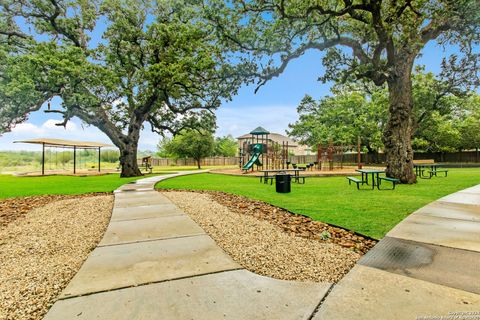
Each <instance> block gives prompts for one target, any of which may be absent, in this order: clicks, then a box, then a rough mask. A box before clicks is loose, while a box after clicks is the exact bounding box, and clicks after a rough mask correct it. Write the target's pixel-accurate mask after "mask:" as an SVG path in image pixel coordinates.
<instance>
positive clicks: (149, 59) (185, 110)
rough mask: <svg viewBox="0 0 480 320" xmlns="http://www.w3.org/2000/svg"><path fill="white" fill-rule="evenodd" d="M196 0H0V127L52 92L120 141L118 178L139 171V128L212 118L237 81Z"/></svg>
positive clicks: (197, 123)
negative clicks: (146, 125)
mask: <svg viewBox="0 0 480 320" xmlns="http://www.w3.org/2000/svg"><path fill="white" fill-rule="evenodd" d="M201 12H202V11H201V1H194V0H192V1H188V0H185V1H181V0H162V1H158V2H157V1H142V0H3V1H1V2H0V21H1V22H0V133H1V132H5V131H8V130H10V129H11V128H12V126H14V125H15V124H17V123H20V122H22V121H25V120H26V119H27V117H28V115H29V114H30V113H31V112H34V111H37V110H39V109H40V108H41V107H42V105H45V103H46V102H48V101H49V100H50V99H52V98H54V97H60V98H61V100H62V105H61V107H60V108H56V109H55V110H47V112H56V113H60V114H62V115H63V119H64V121H63V122H62V123H60V124H59V125H65V124H66V123H67V121H69V120H70V119H72V118H73V117H78V118H80V119H81V120H82V121H83V122H85V123H87V124H89V125H93V126H95V127H97V128H99V129H100V130H101V131H102V132H104V133H105V134H106V135H107V136H108V137H109V138H110V139H111V141H112V142H113V143H114V144H115V145H116V146H117V147H118V148H119V149H120V163H121V166H122V172H121V175H122V176H123V177H127V176H136V175H141V173H140V170H139V169H138V166H137V159H136V157H137V148H138V140H139V136H140V132H141V130H142V128H143V127H144V125H145V124H146V123H149V124H150V125H151V127H152V130H154V131H156V132H158V133H163V132H165V131H169V132H171V133H173V134H175V133H177V132H179V131H180V130H182V129H183V128H186V127H197V128H199V127H202V125H205V127H211V126H212V123H213V122H214V121H215V116H214V114H213V112H212V111H213V110H215V109H216V108H217V107H218V106H219V105H220V102H221V99H224V98H227V99H228V98H230V96H231V94H233V93H234V92H235V90H236V88H237V87H238V85H239V81H238V73H237V72H236V70H234V69H233V67H231V66H230V64H228V63H227V62H228V61H227V60H228V57H227V56H226V55H225V54H224V53H225V50H224V48H223V47H222V46H221V44H220V43H218V41H216V39H215V37H214V35H215V33H214V32H213V29H212V27H211V26H209V25H208V24H206V23H205V22H204V20H203V19H202V17H201Z"/></svg>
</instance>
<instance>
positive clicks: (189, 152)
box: [165, 130, 214, 169]
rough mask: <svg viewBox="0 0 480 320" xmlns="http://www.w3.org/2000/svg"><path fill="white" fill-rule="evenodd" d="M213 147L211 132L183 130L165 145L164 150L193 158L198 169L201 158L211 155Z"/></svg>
mask: <svg viewBox="0 0 480 320" xmlns="http://www.w3.org/2000/svg"><path fill="white" fill-rule="evenodd" d="M213 147H214V139H213V135H212V133H211V132H209V131H206V130H202V131H197V130H184V131H182V132H181V133H180V134H178V135H176V136H175V137H174V138H173V139H172V140H171V141H170V142H169V143H168V144H167V145H166V146H165V150H166V152H168V153H169V154H173V155H175V156H177V157H179V158H182V157H185V158H193V159H195V161H196V162H197V167H198V169H201V165H200V162H201V160H202V159H203V158H205V157H208V156H211V155H212V153H213Z"/></svg>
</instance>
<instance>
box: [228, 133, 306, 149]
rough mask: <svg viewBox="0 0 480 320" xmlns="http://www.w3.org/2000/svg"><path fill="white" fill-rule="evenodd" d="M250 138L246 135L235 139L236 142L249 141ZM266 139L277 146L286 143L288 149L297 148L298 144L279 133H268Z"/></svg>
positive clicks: (249, 135)
mask: <svg viewBox="0 0 480 320" xmlns="http://www.w3.org/2000/svg"><path fill="white" fill-rule="evenodd" d="M251 137H252V135H251V134H249V133H246V134H244V135H241V136H239V137H237V140H241V139H250V138H251ZM268 139H270V140H273V141H275V142H276V143H279V144H282V142H285V143H286V142H288V146H289V147H298V142H296V141H295V140H293V139H291V138H289V137H287V136H284V135H283V134H280V133H270V134H269V135H268Z"/></svg>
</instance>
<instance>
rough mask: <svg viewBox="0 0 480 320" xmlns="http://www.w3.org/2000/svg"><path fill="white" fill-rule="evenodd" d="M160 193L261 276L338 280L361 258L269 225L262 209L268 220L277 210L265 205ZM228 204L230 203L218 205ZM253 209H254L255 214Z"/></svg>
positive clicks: (218, 195) (231, 198)
mask: <svg viewBox="0 0 480 320" xmlns="http://www.w3.org/2000/svg"><path fill="white" fill-rule="evenodd" d="M163 194H164V195H165V196H166V197H168V198H169V199H170V200H172V201H173V202H174V203H175V204H176V205H177V206H178V207H180V208H181V209H182V210H184V211H185V212H186V213H187V214H189V216H190V217H191V218H192V219H193V220H194V221H195V222H197V223H198V224H199V225H200V226H201V227H202V228H203V229H204V230H205V231H206V232H207V233H208V234H209V235H210V236H211V237H212V238H213V239H214V240H215V241H216V242H217V244H218V245H219V246H220V247H222V248H223V249H224V250H225V251H226V252H227V253H228V254H229V255H230V256H231V257H232V258H233V259H234V260H235V261H236V262H237V263H239V264H240V265H242V266H243V267H244V268H246V269H248V270H250V271H252V272H255V273H258V274H261V275H265V276H269V277H272V278H277V279H284V280H297V281H315V282H337V281H339V280H340V279H341V278H342V277H343V276H344V275H345V274H346V273H347V272H348V271H349V270H350V269H351V268H352V267H353V266H354V265H355V263H356V262H357V261H358V259H360V257H361V253H360V252H355V251H354V249H352V248H347V247H342V246H340V245H338V244H336V243H333V242H332V241H326V240H318V239H314V238H313V237H299V236H298V235H299V234H298V232H297V231H292V230H288V231H287V232H285V231H286V230H285V229H284V228H283V227H281V225H279V224H277V223H274V221H276V220H273V219H267V218H266V216H267V214H266V213H265V212H266V211H267V209H268V210H269V211H270V214H269V216H272V215H277V212H278V211H280V209H278V208H275V207H273V206H270V205H266V204H264V203H257V202H256V201H251V200H248V199H246V198H243V197H240V198H236V196H232V195H229V194H223V193H218V192H214V193H210V192H208V193H207V192H203V193H197V192H195V193H192V192H174V191H169V192H163ZM239 201H240V202H239ZM228 202H231V203H230V204H228V205H224V204H223V203H228ZM254 207H259V208H257V209H258V210H259V211H255V209H254ZM262 209H263V210H262ZM274 210H276V211H275V213H273V212H274ZM264 211H265V212H264ZM255 212H256V213H258V214H255ZM260 212H263V213H260ZM288 214H289V215H292V214H291V213H288ZM295 218H299V216H296V217H295Z"/></svg>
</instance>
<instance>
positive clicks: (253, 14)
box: [210, 0, 480, 183]
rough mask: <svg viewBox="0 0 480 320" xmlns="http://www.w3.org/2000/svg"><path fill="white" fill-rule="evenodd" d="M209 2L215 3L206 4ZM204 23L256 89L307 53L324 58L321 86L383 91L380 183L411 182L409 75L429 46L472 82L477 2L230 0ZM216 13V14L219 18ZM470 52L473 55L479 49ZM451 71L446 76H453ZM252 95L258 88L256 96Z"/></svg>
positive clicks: (479, 19) (478, 30)
mask: <svg viewBox="0 0 480 320" xmlns="http://www.w3.org/2000/svg"><path fill="white" fill-rule="evenodd" d="M212 2H215V1H214V0H212ZM215 3H216V6H215V9H213V10H211V12H210V19H211V21H213V22H214V23H216V24H217V26H218V30H219V32H220V33H221V34H223V35H224V37H225V38H226V40H227V41H229V42H230V43H233V44H235V45H236V47H237V49H238V50H239V51H241V52H242V53H243V54H244V57H245V56H249V57H251V58H252V59H254V61H256V62H257V64H258V66H259V69H260V72H259V73H258V74H257V78H258V79H259V82H258V85H259V86H262V85H263V84H265V83H266V82H267V81H269V80H270V79H272V78H274V77H277V76H279V75H280V74H282V72H283V71H284V70H285V68H286V67H287V66H288V64H289V63H290V62H291V61H292V60H294V59H297V58H299V57H300V56H302V55H303V54H304V53H305V52H306V51H307V50H318V51H323V52H325V55H323V57H322V59H323V64H324V66H325V67H326V72H325V74H324V75H322V77H321V80H324V81H332V80H333V81H335V82H338V81H365V80H367V81H371V82H373V83H374V84H375V85H377V86H383V85H387V86H388V92H389V112H388V121H387V123H386V125H385V129H384V133H383V142H384V147H385V153H386V156H387V163H386V165H387V175H389V176H392V177H396V178H399V179H400V180H401V181H402V182H404V183H413V182H415V180H416V179H415V174H414V172H413V162H412V160H413V151H412V146H411V137H412V130H413V123H412V115H413V109H412V108H413V96H412V80H411V74H412V68H413V66H414V63H415V59H416V58H417V57H419V56H420V55H421V53H422V49H423V48H424V47H425V46H426V45H427V44H428V43H429V42H431V41H437V42H438V43H440V44H442V45H456V46H457V47H458V48H459V52H461V55H460V57H459V58H458V59H457V58H456V57H453V58H452V59H446V60H445V63H444V66H446V67H450V68H451V69H455V70H457V71H460V72H461V73H466V72H470V75H469V77H463V79H473V78H475V77H477V76H478V73H477V72H478V71H477V70H478V69H477V67H478V66H477V64H478V54H476V53H475V46H478V44H479V40H480V5H479V1H478V0H342V1H337V0H232V1H231V3H230V4H228V5H223V4H222V3H223V1H218V2H215ZM218 12H223V15H222V14H218ZM476 48H477V51H478V47H476ZM452 64H453V68H452ZM257 89H258V88H257Z"/></svg>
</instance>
